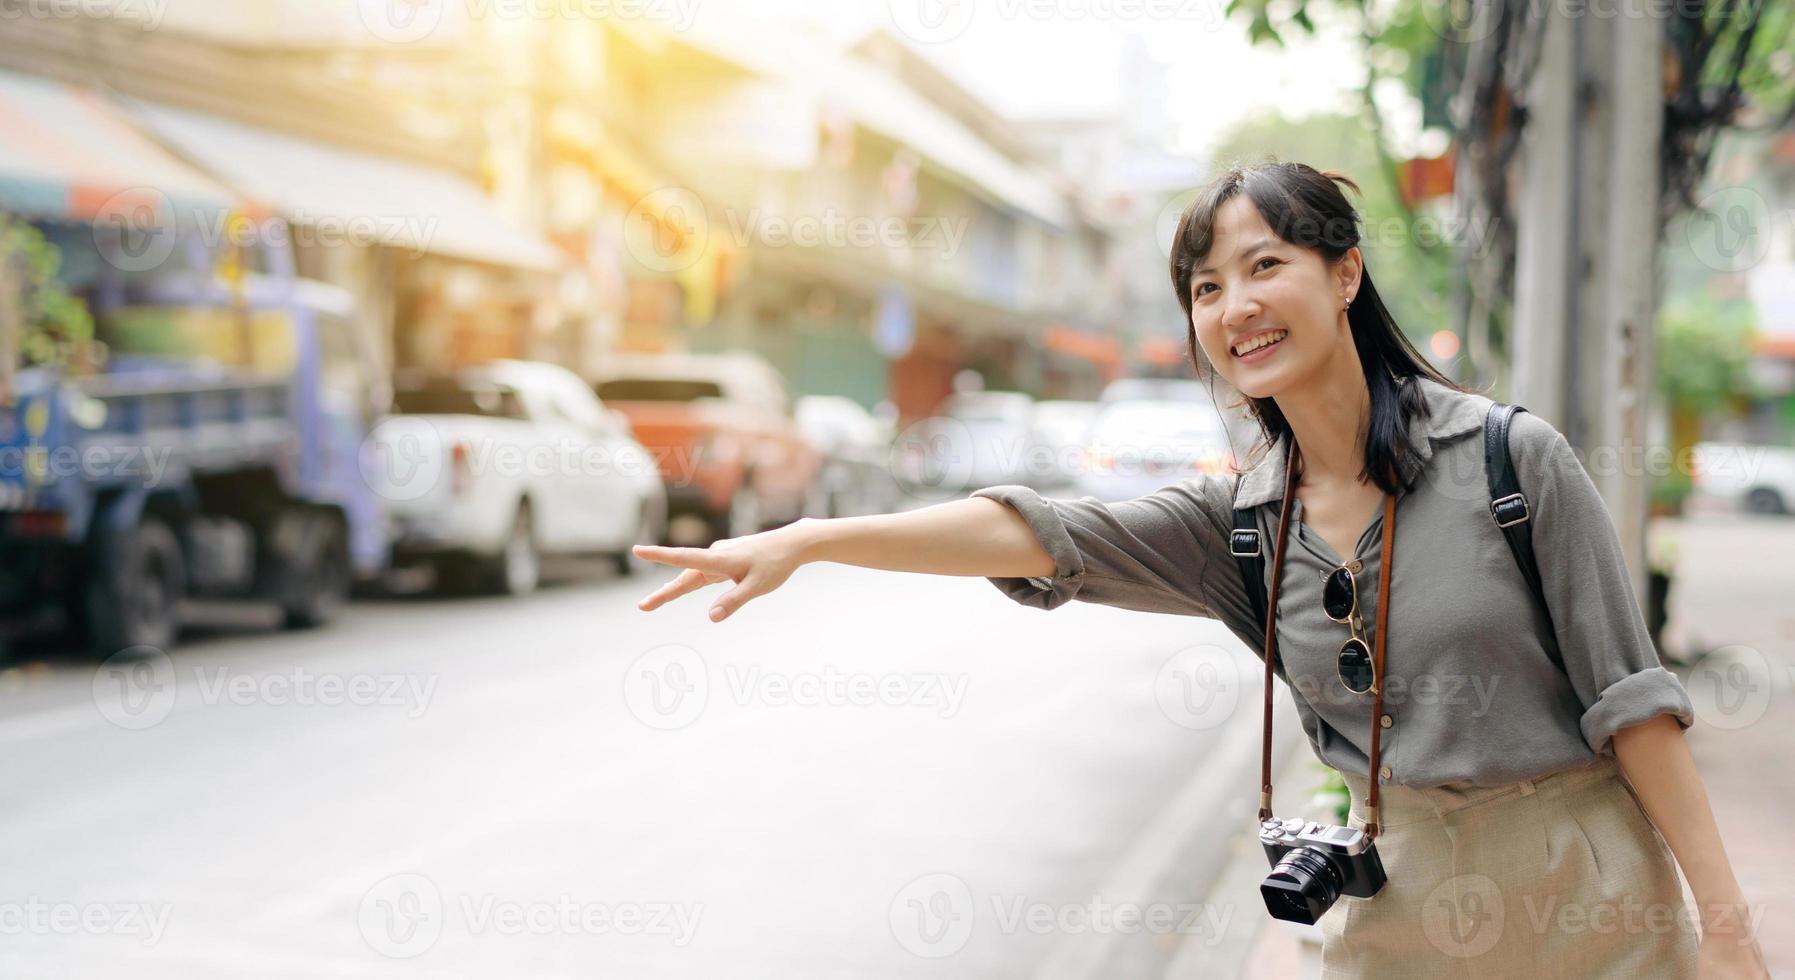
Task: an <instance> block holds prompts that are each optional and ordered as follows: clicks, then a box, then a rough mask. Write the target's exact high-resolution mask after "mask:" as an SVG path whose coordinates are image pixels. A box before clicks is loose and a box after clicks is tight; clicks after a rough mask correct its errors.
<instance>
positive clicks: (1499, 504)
mask: <svg viewBox="0 0 1795 980" xmlns="http://www.w3.org/2000/svg"><path fill="white" fill-rule="evenodd" d="M1525 411H1527V410H1526V409H1525V408H1522V407H1521V406H1519V405H1504V404H1501V403H1500V402H1498V403H1495V404H1492V405H1491V406H1490V410H1489V414H1487V415H1485V416H1484V418H1483V462H1484V469H1485V471H1486V472H1487V473H1488V474H1489V482H1490V515H1491V516H1492V517H1494V518H1495V520H1496V526H1497V527H1499V528H1501V529H1502V536H1503V537H1505V538H1507V539H1508V548H1509V550H1510V551H1513V552H1514V553H1515V563H1516V564H1518V565H1520V566H1521V575H1522V577H1524V578H1525V579H1526V580H1527V587H1528V588H1529V589H1532V590H1533V599H1534V601H1535V602H1537V603H1539V608H1540V611H1541V612H1543V613H1545V615H1546V622H1547V623H1548V624H1550V623H1551V621H1552V610H1551V607H1549V606H1547V605H1546V590H1545V587H1544V586H1542V585H1541V584H1540V578H1539V562H1538V561H1536V560H1535V559H1534V557H1533V525H1532V521H1533V512H1532V509H1531V508H1530V507H1529V505H1528V501H1527V495H1526V494H1524V493H1522V492H1521V480H1520V477H1519V476H1517V475H1516V473H1515V467H1514V460H1513V459H1512V458H1511V457H1510V456H1509V451H1508V430H1509V425H1510V423H1511V422H1512V421H1513V420H1514V417H1515V413H1517V412H1525ZM1553 636H1554V642H1556V636H1557V634H1556V633H1554V634H1553Z"/></svg>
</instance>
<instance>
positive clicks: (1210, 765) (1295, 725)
mask: <svg viewBox="0 0 1795 980" xmlns="http://www.w3.org/2000/svg"><path fill="white" fill-rule="evenodd" d="M1257 662H1258V661H1255V663H1257ZM1252 693H1253V695H1254V697H1253V699H1252V700H1251V702H1250V703H1251V704H1252V705H1253V706H1254V707H1255V708H1256V707H1257V705H1258V689H1257V688H1254V690H1253V692H1252ZM1242 703H1243V704H1245V703H1249V702H1246V701H1243V702H1242ZM1274 703H1275V705H1276V710H1277V714H1276V715H1275V717H1276V726H1275V730H1274V732H1273V740H1274V744H1273V753H1272V760H1273V765H1274V767H1276V766H1277V765H1279V764H1280V762H1279V760H1280V759H1284V758H1288V757H1289V756H1290V755H1291V750H1292V749H1293V748H1294V747H1295V745H1296V743H1297V742H1298V741H1301V740H1302V739H1303V735H1302V727H1301V724H1300V719H1298V718H1297V717H1296V708H1295V706H1294V705H1293V704H1291V703H1290V699H1289V698H1287V697H1284V696H1283V695H1282V694H1281V693H1280V694H1279V696H1278V699H1277V700H1276V701H1275V702H1274ZM1253 714H1254V715H1255V716H1257V714H1258V712H1257V711H1256V710H1255V711H1254V712H1253ZM1233 720H1234V722H1236V724H1234V725H1233V727H1232V728H1231V729H1229V730H1228V731H1226V732H1225V733H1223V734H1222V735H1221V736H1220V738H1219V740H1218V742H1217V744H1216V746H1215V749H1214V751H1213V752H1212V753H1211V754H1210V755H1209V757H1208V758H1207V759H1205V760H1204V762H1203V764H1202V766H1200V767H1199V768H1198V769H1197V770H1196V771H1195V772H1193V773H1192V774H1191V776H1190V778H1189V779H1187V780H1186V781H1185V782H1184V785H1182V786H1181V787H1179V789H1178V792H1177V793H1176V794H1175V795H1174V796H1173V797H1172V799H1171V801H1170V802H1168V803H1167V804H1166V805H1165V806H1164V807H1162V808H1161V809H1160V811H1159V812H1158V813H1157V814H1155V815H1154V817H1153V819H1152V821H1151V822H1150V823H1149V824H1148V825H1147V826H1146V828H1145V829H1143V830H1142V832H1141V833H1140V835H1139V836H1137V837H1136V838H1135V840H1134V842H1133V843H1132V844H1130V846H1129V848H1128V850H1127V851H1126V852H1125V853H1124V854H1123V855H1122V857H1121V859H1120V860H1118V861H1117V862H1116V864H1115V866H1114V867H1113V868H1112V869H1111V871H1110V873H1109V874H1108V875H1106V876H1105V878H1104V880H1103V882H1102V884H1101V885H1100V887H1099V888H1098V889H1097V893H1098V894H1100V895H1102V896H1104V897H1105V898H1106V899H1107V900H1109V901H1111V902H1114V903H1123V902H1132V903H1138V904H1141V905H1148V904H1152V903H1154V902H1156V901H1163V900H1166V897H1167V896H1173V897H1174V898H1173V899H1172V900H1174V901H1177V902H1193V901H1195V900H1196V899H1197V896H1196V895H1195V894H1194V893H1193V890H1192V888H1193V886H1194V887H1204V886H1205V885H1207V886H1209V887H1213V882H1214V881H1216V880H1218V879H1217V877H1215V876H1213V875H1210V874H1208V872H1207V870H1206V869H1207V868H1210V867H1217V866H1218V862H1215V861H1213V860H1208V861H1205V862H1204V863H1203V864H1202V865H1201V866H1199V867H1196V868H1193V867H1192V864H1191V858H1192V857H1193V856H1195V857H1198V858H1209V857H1210V856H1212V855H1215V851H1216V850H1217V849H1218V847H1225V846H1226V845H1227V840H1228V838H1230V837H1233V836H1235V835H1234V834H1233V833H1232V832H1231V831H1230V828H1232V827H1234V826H1237V825H1238V824H1239V821H1238V820H1235V819H1233V818H1232V817H1231V816H1230V815H1233V814H1241V815H1245V816H1251V815H1252V814H1253V813H1254V812H1255V811H1256V809H1257V807H1258V793H1257V791H1256V790H1255V789H1254V787H1255V786H1256V785H1257V784H1258V776H1257V773H1258V770H1259V760H1260V746H1261V733H1260V726H1259V725H1257V724H1252V723H1248V720H1247V719H1246V718H1245V717H1244V716H1236V718H1235V719H1233ZM1303 755H1304V756H1305V757H1307V756H1308V755H1309V753H1308V752H1307V751H1305V752H1303ZM1259 860H1260V861H1261V862H1263V861H1264V857H1263V855H1259ZM1232 863H1233V862H1232V860H1229V863H1228V864H1222V865H1219V867H1220V868H1222V869H1226V868H1227V867H1229V866H1231V865H1232ZM1216 874H1217V875H1219V874H1220V871H1217V872H1216ZM1190 875H1195V876H1196V877H1197V878H1198V880H1197V881H1189V883H1188V884H1180V881H1179V879H1180V877H1181V876H1190ZM1185 880H1186V881H1188V878H1186V879H1185ZM1163 938H1170V939H1172V940H1173V941H1176V942H1177V943H1178V945H1177V947H1175V948H1174V949H1173V950H1172V951H1170V952H1167V953H1165V954H1164V955H1167V956H1169V955H1172V954H1173V953H1175V952H1176V950H1178V949H1182V948H1183V946H1185V945H1189V944H1191V943H1193V942H1200V941H1201V940H1202V939H1206V938H1208V937H1206V936H1203V937H1199V936H1196V935H1183V936H1179V935H1177V934H1172V935H1170V936H1169V937H1163ZM1126 939H1128V937H1124V936H1122V935H1119V934H1117V933H1116V932H1114V931H1109V932H1104V933H1095V932H1086V933H1081V934H1077V935H1069V936H1066V937H1064V938H1063V939H1062V940H1061V941H1060V942H1059V943H1058V944H1057V945H1056V946H1055V947H1054V948H1053V949H1052V951H1050V952H1049V954H1048V955H1047V956H1046V957H1045V958H1043V960H1042V961H1041V964H1040V965H1039V966H1038V967H1037V968H1036V969H1035V971H1034V973H1033V974H1032V976H1033V977H1034V978H1035V980H1103V978H1107V977H1111V976H1117V975H1125V976H1136V975H1150V974H1151V973H1157V972H1158V971H1159V969H1160V968H1161V966H1160V964H1162V963H1164V962H1167V961H1166V960H1164V959H1162V958H1160V957H1159V956H1153V959H1156V960H1157V961H1158V962H1156V963H1155V964H1154V965H1153V966H1151V967H1145V969H1146V970H1147V971H1149V972H1147V973H1142V972H1141V971H1142V969H1143V966H1144V964H1143V962H1142V961H1141V959H1139V958H1138V957H1139V956H1140V955H1141V950H1140V949H1139V948H1138V947H1135V946H1131V945H1128V944H1127V943H1126V942H1125V940H1126Z"/></svg>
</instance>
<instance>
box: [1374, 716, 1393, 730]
mask: <svg viewBox="0 0 1795 980" xmlns="http://www.w3.org/2000/svg"><path fill="white" fill-rule="evenodd" d="M1377 723H1378V724H1380V725H1382V726H1384V727H1385V728H1389V727H1390V726H1391V725H1394V724H1396V719H1394V718H1392V717H1390V716H1389V715H1385V716H1383V717H1382V718H1379V719H1378V720H1377Z"/></svg>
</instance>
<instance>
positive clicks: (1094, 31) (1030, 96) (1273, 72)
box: [698, 0, 1401, 155]
mask: <svg viewBox="0 0 1795 980" xmlns="http://www.w3.org/2000/svg"><path fill="white" fill-rule="evenodd" d="M698 2H700V3H701V4H702V6H700V8H699V13H698V16H700V17H702V16H704V7H707V6H710V5H712V4H716V5H717V6H718V7H720V8H723V9H725V10H727V13H728V15H730V16H750V17H754V18H755V19H757V20H765V21H786V22H792V23H799V22H808V23H809V24H810V25H812V26H813V27H814V28H816V29H819V30H822V31H825V32H827V33H829V34H832V35H834V36H836V37H838V38H842V39H851V38H853V37H855V36H858V35H859V34H860V33H863V32H864V31H866V30H868V29H870V28H872V27H874V26H879V25H883V26H885V27H887V28H898V31H897V33H898V35H899V36H900V37H904V36H907V35H906V34H905V33H904V32H903V30H902V28H901V25H903V24H905V23H909V24H912V25H914V24H915V23H916V22H917V20H916V18H917V17H918V14H919V12H921V13H925V14H927V15H928V16H930V17H931V18H934V19H935V21H934V22H939V23H942V24H944V25H947V26H945V27H944V28H943V33H945V34H948V35H950V36H947V37H946V38H945V39H943V40H935V39H933V38H927V37H925V38H924V39H923V40H922V41H920V42H918V43H914V44H913V47H915V48H916V49H917V50H918V51H920V52H922V54H923V55H924V56H926V57H927V58H929V59H930V60H931V61H933V62H934V63H935V64H936V65H938V66H940V67H941V68H942V69H943V70H945V71H946V72H947V73H948V74H950V75H952V76H953V77H954V78H956V79H957V80H959V81H960V82H961V83H962V84H963V85H965V86H966V87H967V88H968V89H970V90H971V91H973V92H974V93H976V94H977V95H978V96H979V97H980V98H982V99H984V100H985V101H986V102H987V103H989V104H990V105H991V106H992V107H994V108H995V109H997V110H998V111H1000V112H1002V113H1004V114H1006V115H1009V116H1013V117H1017V118H1026V117H1030V116H1059V115H1077V114H1084V113H1094V112H1103V111H1108V110H1112V109H1114V108H1115V107H1116V106H1117V104H1118V103H1119V102H1120V100H1121V91H1120V79H1121V75H1122V57H1123V51H1124V44H1125V42H1126V40H1127V38H1128V37H1129V36H1130V35H1135V36H1138V37H1140V38H1142V39H1143V40H1144V41H1145V42H1146V47H1147V50H1148V52H1149V56H1150V57H1152V58H1153V60H1154V61H1157V62H1159V63H1161V64H1163V65H1166V66H1167V67H1168V73H1167V77H1166V87H1167V93H1166V96H1167V116H1168V118H1169V119H1170V120H1171V122H1172V124H1173V128H1174V130H1175V135H1174V136H1173V138H1172V140H1171V147H1172V148H1174V149H1177V150H1180V151H1183V152H1188V153H1193V154H1199V155H1200V154H1202V153H1203V152H1204V151H1205V150H1207V148H1208V146H1209V145H1210V143H1211V142H1212V141H1213V139H1214V137H1215V136H1216V135H1217V134H1218V133H1219V132H1220V131H1221V130H1223V129H1224V128H1226V127H1227V126H1228V125H1229V124H1230V123H1233V122H1236V121H1238V120H1241V119H1244V118H1247V117H1249V116H1251V115H1253V114H1256V113H1263V112H1267V111H1277V112H1281V113H1283V114H1285V115H1288V116H1292V117H1301V116H1305V115H1309V114H1311V113H1314V112H1317V111H1323V110H1336V111H1337V110H1340V109H1343V108H1350V107H1351V106H1352V105H1353V104H1354V103H1355V102H1356V100H1357V98H1358V96H1357V94H1356V92H1357V88H1358V86H1359V85H1360V84H1361V80H1362V78H1363V71H1364V69H1363V67H1362V60H1361V58H1360V55H1359V48H1358V46H1357V43H1356V42H1355V41H1354V40H1352V39H1351V38H1350V37H1349V36H1348V35H1347V34H1346V32H1345V31H1343V30H1341V29H1340V28H1341V26H1342V25H1338V24H1333V23H1330V22H1329V21H1328V20H1327V19H1325V18H1323V17H1319V16H1318V17H1317V23H1318V24H1319V25H1320V26H1321V28H1322V34H1323V36H1322V37H1320V38H1317V39H1314V40H1304V41H1301V42H1299V43H1296V44H1293V45H1291V46H1290V47H1288V48H1286V49H1283V50H1280V49H1277V48H1269V47H1255V46H1253V45H1250V44H1249V43H1248V42H1247V38H1246V28H1245V26H1244V25H1243V24H1242V23H1241V22H1240V21H1239V20H1237V19H1234V20H1223V19H1222V16H1221V11H1222V9H1223V7H1224V6H1225V5H1226V4H1225V0H858V2H855V0H846V2H834V3H818V2H817V0H698ZM962 5H966V6H962ZM968 11H970V17H969V18H968V14H967V12H968ZM1036 12H1041V13H1043V14H1044V15H1045V16H1036ZM959 25H964V26H963V27H962V26H959ZM1381 101H1382V100H1380V102H1381ZM1396 121H1397V122H1400V121H1401V120H1396Z"/></svg>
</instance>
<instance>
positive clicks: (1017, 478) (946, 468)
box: [898, 391, 1054, 490]
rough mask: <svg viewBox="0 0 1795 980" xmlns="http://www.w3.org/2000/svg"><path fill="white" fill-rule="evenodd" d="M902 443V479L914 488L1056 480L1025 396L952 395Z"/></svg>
mask: <svg viewBox="0 0 1795 980" xmlns="http://www.w3.org/2000/svg"><path fill="white" fill-rule="evenodd" d="M899 443H900V444H899V453H898V455H899V458H900V460H901V461H902V465H901V470H902V476H903V478H904V481H905V482H906V483H908V484H910V485H911V487H912V488H913V489H931V490H973V489H977V488H979V487H987V486H993V485H996V484H1003V483H1020V484H1024V485H1028V486H1037V485H1038V486H1047V485H1051V484H1052V483H1053V482H1054V480H1053V476H1054V474H1053V466H1052V460H1051V458H1050V457H1049V455H1048V452H1047V449H1046V447H1045V445H1044V444H1043V443H1042V442H1041V440H1040V438H1039V436H1038V435H1037V434H1036V432H1035V428H1034V399H1033V398H1032V397H1030V396H1029V395H1027V394H1024V393H1022V392H1018V391H977V392H961V393H959V394H956V395H951V396H949V397H948V398H947V400H945V401H943V402H942V403H941V407H940V408H939V409H938V410H937V412H936V414H935V415H934V416H932V417H930V418H927V419H924V420H922V421H921V422H918V423H917V424H916V425H914V426H911V427H910V428H909V429H907V430H906V431H905V432H904V434H903V436H902V437H901V438H900V440H899Z"/></svg>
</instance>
